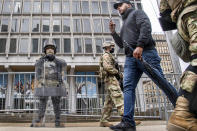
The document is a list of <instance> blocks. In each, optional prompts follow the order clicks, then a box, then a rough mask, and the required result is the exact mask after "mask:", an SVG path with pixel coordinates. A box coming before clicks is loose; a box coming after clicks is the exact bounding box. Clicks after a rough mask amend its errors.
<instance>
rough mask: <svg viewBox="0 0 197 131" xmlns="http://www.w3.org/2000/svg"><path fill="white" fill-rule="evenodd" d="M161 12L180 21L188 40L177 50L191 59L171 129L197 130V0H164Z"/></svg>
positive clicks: (182, 34) (180, 31) (181, 31)
mask: <svg viewBox="0 0 197 131" xmlns="http://www.w3.org/2000/svg"><path fill="white" fill-rule="evenodd" d="M169 12H170V13H169ZM160 14H161V16H162V17H163V18H167V17H166V16H167V15H168V14H170V17H171V20H172V22H175V23H176V24H177V29H178V34H177V36H179V37H178V38H179V39H180V41H182V40H183V41H184V42H185V43H186V46H185V47H183V48H182V49H181V50H180V53H177V54H178V55H179V56H180V57H181V58H182V59H183V60H184V61H186V62H190V65H189V67H188V68H187V69H186V71H185V72H184V73H183V75H182V77H181V91H180V93H181V96H179V98H178V99H177V103H176V108H175V110H174V112H173V113H172V115H171V117H170V119H169V121H168V130H169V131H186V130H187V131H197V100H196V98H197V97H195V96H196V94H197V91H196V90H197V89H196V88H197V1H196V0H161V2H160ZM170 17H169V18H170ZM179 44H181V43H180V42H179ZM187 46H188V49H186V47H187ZM175 49H176V48H175ZM175 51H176V52H177V50H175ZM180 54H182V55H180ZM186 54H189V57H188V59H185V58H184V57H186Z"/></svg>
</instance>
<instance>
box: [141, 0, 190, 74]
mask: <svg viewBox="0 0 197 131" xmlns="http://www.w3.org/2000/svg"><path fill="white" fill-rule="evenodd" d="M142 6H143V9H144V11H145V12H146V13H147V15H148V17H149V18H150V21H151V25H152V32H153V33H163V31H162V29H161V27H160V24H159V21H158V18H159V8H158V5H157V0H142ZM179 60H180V65H181V69H182V72H183V71H184V70H185V69H186V68H187V66H188V65H189V64H188V63H185V62H183V61H182V60H181V59H179Z"/></svg>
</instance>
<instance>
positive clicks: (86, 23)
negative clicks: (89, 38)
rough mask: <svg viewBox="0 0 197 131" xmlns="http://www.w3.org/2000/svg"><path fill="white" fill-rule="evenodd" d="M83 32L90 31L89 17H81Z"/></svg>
mask: <svg viewBox="0 0 197 131" xmlns="http://www.w3.org/2000/svg"><path fill="white" fill-rule="evenodd" d="M83 32H84V33H91V24H90V19H89V18H84V19H83Z"/></svg>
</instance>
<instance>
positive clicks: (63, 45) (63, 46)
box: [62, 37, 72, 54]
mask: <svg viewBox="0 0 197 131" xmlns="http://www.w3.org/2000/svg"><path fill="white" fill-rule="evenodd" d="M64 39H70V52H65V51H64V48H65V44H64ZM62 49H63V51H62V52H63V54H72V39H71V37H64V38H62Z"/></svg>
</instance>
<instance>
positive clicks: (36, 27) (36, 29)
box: [32, 19, 40, 32]
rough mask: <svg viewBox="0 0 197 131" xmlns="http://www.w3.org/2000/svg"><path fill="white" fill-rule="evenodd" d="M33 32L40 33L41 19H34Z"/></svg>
mask: <svg viewBox="0 0 197 131" xmlns="http://www.w3.org/2000/svg"><path fill="white" fill-rule="evenodd" d="M32 32H40V19H33V21H32Z"/></svg>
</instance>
